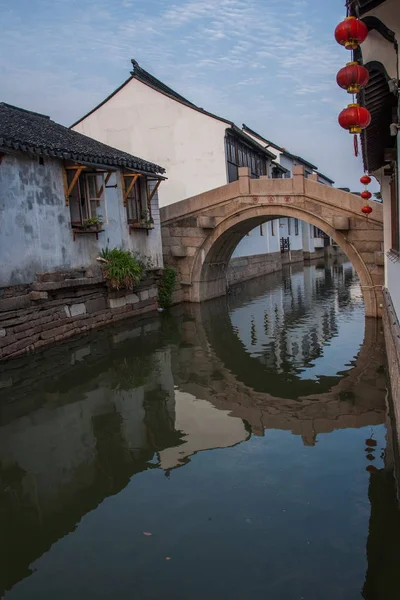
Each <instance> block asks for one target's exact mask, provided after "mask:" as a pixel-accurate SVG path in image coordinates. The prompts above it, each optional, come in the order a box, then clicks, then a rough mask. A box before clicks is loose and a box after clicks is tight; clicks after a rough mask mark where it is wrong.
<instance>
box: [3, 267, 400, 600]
mask: <svg viewBox="0 0 400 600" xmlns="http://www.w3.org/2000/svg"><path fill="white" fill-rule="evenodd" d="M363 340H364V343H363ZM360 346H361V347H360ZM383 365H384V354H383V339H382V333H381V330H380V324H379V322H377V321H376V320H367V321H366V326H365V331H364V314H363V306H362V300H361V292H360V289H359V284H358V281H357V278H356V277H355V275H354V271H353V269H352V267H351V266H350V265H349V264H348V263H345V264H344V265H330V266H326V265H321V267H320V268H318V267H317V266H313V267H306V268H305V269H304V270H303V269H301V270H299V269H297V270H292V271H291V272H290V273H289V272H287V273H284V274H283V275H282V274H278V275H274V276H268V277H267V278H265V279H261V280H257V281H254V282H247V283H246V285H244V286H242V287H239V288H235V289H234V290H232V293H231V295H230V296H229V298H228V299H225V298H224V299H219V300H216V301H211V302H209V303H205V304H203V305H190V306H187V307H178V308H177V309H176V310H175V311H174V313H173V314H172V315H171V316H165V318H162V319H159V318H156V319H149V320H146V321H143V322H141V323H133V324H131V325H127V324H126V323H125V324H124V325H123V327H119V328H117V329H106V330H103V331H99V332H96V334H95V335H92V336H91V337H85V338H82V339H80V340H74V341H72V342H70V343H69V344H68V345H64V346H58V347H55V348H52V349H50V350H47V351H46V352H43V353H41V354H35V355H33V356H32V357H30V358H29V360H27V359H24V360H23V359H21V360H18V361H13V362H11V363H8V364H6V365H4V366H3V367H2V371H1V372H0V386H1V392H2V403H1V405H0V409H1V413H0V418H1V422H0V425H1V426H0V465H1V470H0V476H1V480H0V482H1V488H0V518H1V532H2V544H1V550H0V553H1V555H0V556H1V580H0V581H1V591H2V593H3V594H5V596H6V597H7V598H10V599H23V598H30V599H31V598H41V599H42V598H45V599H47V598H50V597H51V598H53V597H57V598H70V597H71V596H72V595H75V596H77V597H78V598H83V597H85V598H87V597H96V598H109V597H110V595H111V594H114V595H116V596H117V597H119V598H128V597H132V594H134V595H135V596H136V597H138V598H141V599H142V598H158V597H174V598H195V599H197V598H199V599H200V598H204V597H206V596H207V597H208V598H218V599H221V598H243V597H247V595H248V594H250V593H256V592H257V591H258V592H260V591H261V592H263V593H264V595H266V596H268V597H270V598H271V599H273V598H282V599H286V598H287V599H289V598H290V599H292V598H293V597H301V596H304V597H321V598H322V597H323V598H325V599H327V598H332V600H333V599H335V600H337V599H338V598H343V599H347V598H348V599H350V598H351V599H352V598H354V597H360V594H362V597H364V598H365V599H367V600H373V599H375V598H376V599H379V600H385V599H391V598H397V595H396V594H397V590H398V585H399V581H398V572H397V566H398V564H399V562H398V561H399V559H400V553H399V540H400V522H399V514H398V511H397V504H396V499H395V492H394V481H393V458H392V449H391V431H390V422H389V420H388V417H387V410H386V403H385V394H386V392H385V389H386V382H385V373H384V368H383ZM293 434H294V435H293ZM326 434H329V435H326ZM217 449H219V450H217ZM222 449H224V450H222ZM201 451H205V452H201ZM199 453H200V454H199ZM181 467H182V468H181ZM163 474H165V475H167V478H166V477H161V478H160V476H161V475H163ZM111 497H113V498H111ZM368 521H369V529H368ZM368 530H369V534H368ZM143 531H149V532H152V533H153V536H152V538H151V540H150V538H149V539H148V538H147V537H144V536H143ZM367 536H368V537H367ZM56 542H57V543H56ZM165 557H168V558H169V557H171V558H172V560H171V561H170V563H171V564H170V563H169V562H168V568H166V563H165ZM366 559H367V560H366ZM6 590H8V591H6ZM246 594H247V595H246Z"/></svg>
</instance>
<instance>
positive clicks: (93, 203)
mask: <svg viewBox="0 0 400 600" xmlns="http://www.w3.org/2000/svg"><path fill="white" fill-rule="evenodd" d="M76 171H77V170H76V169H71V170H67V171H66V173H67V184H68V186H72V183H73V182H74V178H75V177H76ZM103 192H104V174H103V173H96V172H95V171H93V172H90V173H89V172H85V173H81V174H80V175H79V177H78V179H77V180H76V183H75V185H74V186H73V188H72V189H71V191H70V194H69V208H70V212H71V225H72V227H74V226H81V225H82V224H83V223H84V222H85V221H86V220H87V219H93V218H94V217H96V216H99V215H97V207H98V205H99V204H100V200H101V197H102V196H103Z"/></svg>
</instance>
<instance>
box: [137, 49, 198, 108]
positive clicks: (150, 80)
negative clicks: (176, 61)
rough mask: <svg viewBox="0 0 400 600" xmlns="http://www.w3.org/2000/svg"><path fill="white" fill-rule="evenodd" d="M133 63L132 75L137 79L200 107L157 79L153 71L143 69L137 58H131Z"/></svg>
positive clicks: (176, 98) (167, 94) (188, 103)
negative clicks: (152, 73)
mask: <svg viewBox="0 0 400 600" xmlns="http://www.w3.org/2000/svg"><path fill="white" fill-rule="evenodd" d="M131 63H132V67H133V69H132V71H131V75H132V77H134V78H135V79H138V80H139V81H141V82H142V83H145V84H146V85H149V86H150V87H152V88H154V89H156V90H158V91H159V92H162V93H163V94H165V95H166V96H171V98H174V99H175V100H178V102H182V104H187V105H188V106H191V107H192V108H196V109H198V108H199V107H198V106H196V105H195V104H193V102H190V100H187V98H184V97H183V96H181V95H180V94H178V92H175V90H173V89H172V88H170V87H168V86H167V85H165V83H163V82H162V81H160V80H159V79H157V78H156V77H154V76H153V75H151V73H149V72H148V71H145V70H144V69H142V67H141V66H140V65H139V63H138V62H137V61H136V60H134V59H133V58H132V60H131ZM201 110H202V109H201Z"/></svg>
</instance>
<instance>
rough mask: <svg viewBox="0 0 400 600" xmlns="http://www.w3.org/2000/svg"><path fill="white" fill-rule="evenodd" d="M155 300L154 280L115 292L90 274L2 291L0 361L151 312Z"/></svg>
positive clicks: (48, 276) (42, 277)
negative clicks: (132, 288)
mask: <svg viewBox="0 0 400 600" xmlns="http://www.w3.org/2000/svg"><path fill="white" fill-rule="evenodd" d="M157 295H158V288H157V277H156V276H152V277H149V278H148V279H146V280H144V281H142V282H140V284H139V285H138V286H137V288H136V289H135V290H133V291H131V290H128V291H127V290H123V291H118V292H115V291H110V290H109V289H108V288H107V285H106V283H105V281H104V279H103V277H102V275H101V274H99V273H93V272H92V270H87V271H84V270H82V271H73V272H71V271H69V272H64V273H60V272H57V273H42V274H38V276H37V281H36V282H35V283H33V284H32V285H29V286H26V285H24V286H13V287H10V288H1V289H0V359H5V358H12V357H16V356H20V355H22V354H25V353H26V352H30V351H34V350H37V349H39V348H42V347H44V346H47V345H48V344H52V343H55V342H59V341H61V340H65V339H67V338H70V337H72V336H75V335H77V334H79V333H83V332H85V331H89V330H91V329H94V328H96V327H99V326H101V325H105V324H107V323H113V322H116V321H119V320H121V319H125V318H128V317H133V316H135V315H141V314H144V313H146V312H150V311H154V310H156V308H157Z"/></svg>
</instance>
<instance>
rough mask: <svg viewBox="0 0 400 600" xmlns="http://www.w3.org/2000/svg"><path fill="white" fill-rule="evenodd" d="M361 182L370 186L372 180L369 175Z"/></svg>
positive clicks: (361, 179) (364, 176)
mask: <svg viewBox="0 0 400 600" xmlns="http://www.w3.org/2000/svg"><path fill="white" fill-rule="evenodd" d="M360 181H361V183H362V184H363V185H368V184H370V183H371V181H372V179H371V177H369V175H363V176H362V177H360Z"/></svg>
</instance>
